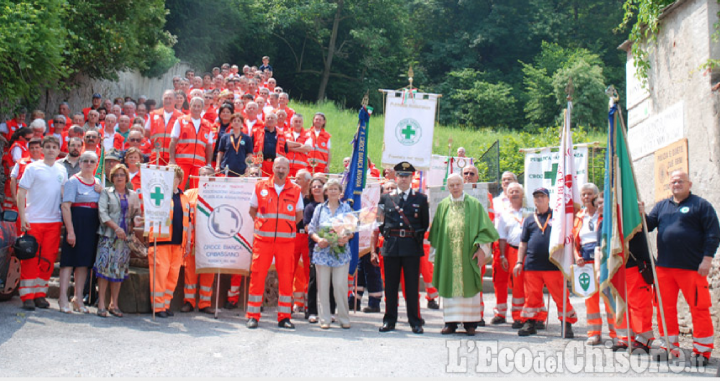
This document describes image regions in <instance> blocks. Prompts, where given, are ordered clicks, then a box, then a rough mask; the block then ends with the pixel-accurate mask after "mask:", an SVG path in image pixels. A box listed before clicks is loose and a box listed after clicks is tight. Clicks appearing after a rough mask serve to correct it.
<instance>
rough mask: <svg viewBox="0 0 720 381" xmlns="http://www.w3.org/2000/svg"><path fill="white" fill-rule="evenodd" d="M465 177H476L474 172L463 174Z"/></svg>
mask: <svg viewBox="0 0 720 381" xmlns="http://www.w3.org/2000/svg"><path fill="white" fill-rule="evenodd" d="M463 176H475V173H474V172H463Z"/></svg>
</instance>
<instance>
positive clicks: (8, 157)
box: [2, 141, 30, 231]
mask: <svg viewBox="0 0 720 381" xmlns="http://www.w3.org/2000/svg"><path fill="white" fill-rule="evenodd" d="M15 147H20V150H22V159H25V158H29V157H30V151H29V150H28V148H27V143H25V142H20V141H15V142H14V143H13V145H12V146H10V149H9V150H7V151H6V152H5V155H3V160H2V162H3V165H4V166H5V177H6V180H5V200H4V201H3V204H2V207H3V209H4V210H14V211H17V205H15V204H11V203H9V202H8V201H7V200H9V199H11V198H12V189H11V188H10V173H11V172H12V169H13V167H14V166H15V162H14V161H13V158H12V151H13V149H15ZM22 159H21V160H19V161H18V163H19V162H20V161H22ZM28 163H29V162H28ZM26 165H27V164H26ZM18 181H20V178H19V177H18ZM16 190H17V189H16ZM19 220H20V219H19V218H18V221H19ZM18 226H20V225H18ZM18 231H19V230H18Z"/></svg>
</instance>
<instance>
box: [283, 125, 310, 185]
mask: <svg viewBox="0 0 720 381" xmlns="http://www.w3.org/2000/svg"><path fill="white" fill-rule="evenodd" d="M307 139H308V132H307V131H306V130H303V131H302V132H300V135H298V137H297V139H295V131H294V130H293V131H288V132H286V133H285V140H286V141H288V142H296V143H300V144H305V141H306V140H307ZM286 157H287V159H288V161H290V177H295V175H296V174H297V171H299V170H301V169H305V168H307V166H308V163H307V157H308V155H307V154H306V153H302V152H293V151H290V150H288V153H287V156H286Z"/></svg>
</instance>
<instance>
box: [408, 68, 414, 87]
mask: <svg viewBox="0 0 720 381" xmlns="http://www.w3.org/2000/svg"><path fill="white" fill-rule="evenodd" d="M414 76H415V73H414V72H413V69H412V65H410V69H409V70H408V81H410V89H411V90H412V87H413V86H412V83H413V77H414Z"/></svg>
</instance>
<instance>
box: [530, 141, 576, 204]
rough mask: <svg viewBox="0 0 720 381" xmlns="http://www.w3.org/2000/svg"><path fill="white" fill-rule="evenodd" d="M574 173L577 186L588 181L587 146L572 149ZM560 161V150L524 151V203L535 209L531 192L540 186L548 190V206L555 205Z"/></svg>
mask: <svg viewBox="0 0 720 381" xmlns="http://www.w3.org/2000/svg"><path fill="white" fill-rule="evenodd" d="M574 151H575V152H574V156H575V175H576V178H577V184H578V188H579V187H582V186H583V184H585V183H587V182H588V171H587V169H588V147H587V146H579V147H577V148H575V150H574ZM559 163H560V152H559V151H557V148H555V152H553V151H552V150H551V149H550V148H545V149H543V150H542V151H540V152H526V153H525V205H527V207H528V208H530V209H531V210H535V206H534V205H535V203H534V202H533V196H532V192H533V191H534V190H535V189H537V188H540V187H543V188H547V189H548V190H549V191H550V207H553V206H554V205H555V193H556V189H555V180H556V179H555V176H556V175H557V169H558V164H559Z"/></svg>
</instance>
